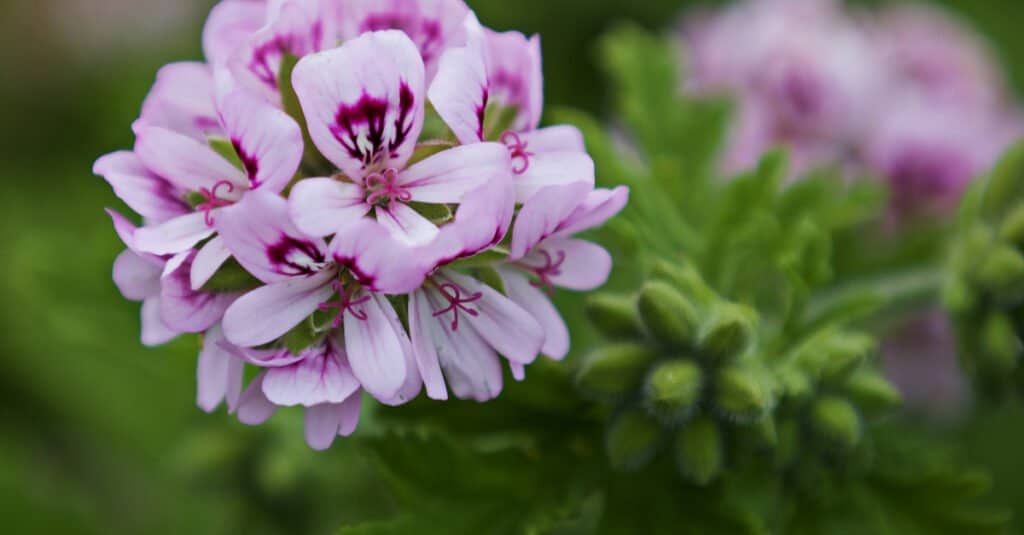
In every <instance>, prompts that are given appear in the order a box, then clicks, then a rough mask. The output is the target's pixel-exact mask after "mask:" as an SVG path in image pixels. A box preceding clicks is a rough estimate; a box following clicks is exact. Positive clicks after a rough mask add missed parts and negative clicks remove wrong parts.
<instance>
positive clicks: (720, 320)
mask: <svg viewBox="0 0 1024 535" xmlns="http://www.w3.org/2000/svg"><path fill="white" fill-rule="evenodd" d="M756 324H757V314H756V313H755V312H754V311H753V310H751V309H750V308H748V307H745V306H741V305H735V304H731V303H719V304H717V305H715V306H714V307H713V308H712V310H711V314H710V317H709V318H708V321H707V322H706V323H705V324H704V326H703V328H702V329H701V337H700V348H701V350H702V351H703V352H704V353H705V354H707V355H708V356H710V357H711V358H713V359H721V360H728V359H733V358H736V357H738V356H740V355H741V354H742V353H743V352H744V351H746V350H747V348H748V347H750V344H751V342H752V341H753V339H754V331H755V330H756V328H757V327H756Z"/></svg>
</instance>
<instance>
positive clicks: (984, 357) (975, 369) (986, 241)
mask: <svg viewBox="0 0 1024 535" xmlns="http://www.w3.org/2000/svg"><path fill="white" fill-rule="evenodd" d="M943 300H944V302H945V305H946V308H947V310H949V312H950V313H951V314H952V316H953V318H954V320H955V324H956V330H957V336H958V339H959V349H960V356H961V360H962V361H963V364H964V367H965V368H966V369H967V370H968V372H969V373H970V374H971V376H972V377H973V378H974V379H975V380H976V382H977V383H978V385H979V388H978V389H977V391H978V392H979V393H980V394H982V395H985V396H989V397H994V398H1002V397H1005V396H1007V395H1009V394H1013V393H1024V366H1022V361H1024V145H1021V146H1018V147H1016V148H1015V149H1013V150H1011V151H1010V152H1009V153H1008V154H1007V155H1006V157H1005V158H1004V159H1003V160H1002V161H1001V162H1000V164H999V165H998V166H997V167H996V168H995V169H994V170H993V171H992V173H991V175H990V176H989V177H988V179H987V180H986V181H983V182H979V183H978V184H977V185H976V187H975V188H974V189H972V190H971V192H970V193H969V194H968V195H967V196H966V197H965V200H964V205H963V207H962V209H961V215H960V221H959V228H958V229H957V233H956V237H955V239H954V243H953V246H952V248H951V253H950V259H949V265H948V270H947V275H946V281H945V286H944V288H943Z"/></svg>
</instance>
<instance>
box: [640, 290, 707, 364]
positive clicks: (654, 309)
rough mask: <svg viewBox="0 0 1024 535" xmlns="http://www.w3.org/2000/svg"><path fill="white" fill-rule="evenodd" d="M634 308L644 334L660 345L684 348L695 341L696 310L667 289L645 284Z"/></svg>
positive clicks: (677, 294)
mask: <svg viewBox="0 0 1024 535" xmlns="http://www.w3.org/2000/svg"><path fill="white" fill-rule="evenodd" d="M637 308H638V310H639V312H640V317H641V319H642V320H643V322H644V325H646V326H647V330H648V331H649V332H650V333H651V335H653V336H654V338H655V339H657V340H658V341H659V342H661V343H662V344H665V345H667V346H669V347H674V348H688V347H691V346H692V345H693V343H694V342H695V341H696V338H697V327H698V321H699V319H698V313H697V309H696V307H694V306H693V304H692V303H691V302H690V301H689V300H688V299H687V298H686V297H685V296H684V295H683V294H682V293H681V292H679V291H678V290H676V289H675V288H673V287H672V286H671V285H669V284H667V283H665V282H660V281H653V282H648V283H647V284H645V285H644V287H643V289H642V290H640V296H639V299H638V300H637Z"/></svg>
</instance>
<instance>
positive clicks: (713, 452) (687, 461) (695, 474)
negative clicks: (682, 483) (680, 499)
mask: <svg viewBox="0 0 1024 535" xmlns="http://www.w3.org/2000/svg"><path fill="white" fill-rule="evenodd" d="M674 448H675V457H676V465H677V466H678V467H679V472H680V473H681V474H682V475H683V477H685V478H687V479H688V480H690V481H691V482H693V483H695V484H697V485H707V484H709V483H711V482H712V481H714V480H715V479H717V478H718V476H719V475H721V473H722V469H723V466H724V464H725V452H724V449H723V447H722V433H721V431H720V430H719V428H718V424H717V423H716V422H715V421H714V420H713V419H711V418H708V417H701V418H697V419H695V420H693V421H692V422H689V423H687V424H686V425H685V426H683V427H682V428H680V429H679V431H677V432H676V437H675V444H674Z"/></svg>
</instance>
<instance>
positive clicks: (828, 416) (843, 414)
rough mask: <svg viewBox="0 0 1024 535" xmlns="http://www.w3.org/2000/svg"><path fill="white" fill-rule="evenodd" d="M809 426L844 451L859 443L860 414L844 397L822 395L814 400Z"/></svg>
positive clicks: (860, 431)
mask: <svg viewBox="0 0 1024 535" xmlns="http://www.w3.org/2000/svg"><path fill="white" fill-rule="evenodd" d="M811 426H812V427H813V429H814V431H815V432H816V433H817V434H818V435H819V436H820V437H821V438H823V439H825V440H826V441H828V442H829V443H830V444H832V445H834V446H837V447H839V448H840V449H842V450H844V451H849V450H852V449H854V448H856V447H857V445H858V444H860V439H861V433H862V430H861V423H860V415H858V414H857V410H856V409H855V408H854V407H853V405H850V402H848V401H847V400H845V399H842V398H838V397H824V398H821V399H819V400H817V401H815V402H814V405H813V406H812V407H811Z"/></svg>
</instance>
